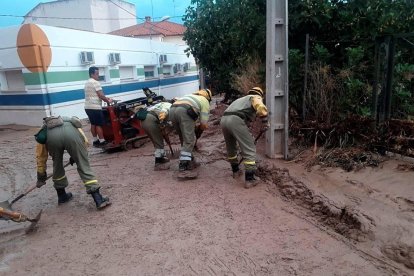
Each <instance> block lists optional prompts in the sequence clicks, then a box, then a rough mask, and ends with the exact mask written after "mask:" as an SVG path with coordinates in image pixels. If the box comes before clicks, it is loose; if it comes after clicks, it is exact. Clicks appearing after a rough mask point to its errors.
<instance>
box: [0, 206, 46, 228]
mask: <svg viewBox="0 0 414 276" xmlns="http://www.w3.org/2000/svg"><path fill="white" fill-rule="evenodd" d="M41 215H42V210H40V212H39V213H38V214H37V216H36V217H35V218H28V217H27V216H25V215H24V214H22V213H19V212H14V211H10V210H6V209H4V208H2V207H0V216H1V217H4V218H6V219H11V220H13V221H14V222H25V221H30V222H31V223H30V225H29V227H28V228H27V229H26V233H30V232H32V231H33V230H34V228H35V227H36V224H37V223H38V222H39V220H40V216H41Z"/></svg>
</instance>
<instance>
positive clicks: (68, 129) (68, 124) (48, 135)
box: [35, 116, 110, 209]
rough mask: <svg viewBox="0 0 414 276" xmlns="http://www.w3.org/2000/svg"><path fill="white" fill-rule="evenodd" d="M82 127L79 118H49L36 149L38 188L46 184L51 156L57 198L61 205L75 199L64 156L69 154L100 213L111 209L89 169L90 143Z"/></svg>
mask: <svg viewBox="0 0 414 276" xmlns="http://www.w3.org/2000/svg"><path fill="white" fill-rule="evenodd" d="M81 127H82V124H81V122H80V120H79V119H78V118H77V117H72V118H69V117H60V116H59V117H47V118H45V119H44V124H43V127H42V129H41V130H40V131H39V132H38V133H37V134H36V135H35V137H36V141H37V142H38V144H37V147H36V160H37V187H38V188H40V187H41V186H43V185H45V184H46V179H47V174H46V161H47V158H48V154H49V155H50V156H51V157H52V160H53V185H54V187H55V189H56V192H57V195H58V204H62V203H66V202H68V201H70V200H71V199H72V193H70V192H66V191H65V188H66V187H67V186H68V179H67V178H66V175H65V169H64V165H63V153H64V151H65V150H66V151H67V152H68V153H69V155H70V162H71V163H72V164H73V163H76V165H77V170H78V173H79V176H80V178H81V179H82V181H83V183H84V185H85V188H86V192H87V193H88V194H90V195H91V196H92V198H93V200H94V201H95V203H96V207H97V208H98V209H102V208H104V207H106V206H108V205H110V202H109V198H107V197H103V196H102V195H101V194H100V192H99V189H100V187H99V185H98V180H97V179H96V177H95V174H94V173H93V172H92V170H91V167H90V165H89V159H88V151H87V149H86V146H87V144H88V140H87V138H86V137H85V134H84V133H83V131H82V129H81Z"/></svg>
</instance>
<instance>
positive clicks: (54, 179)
mask: <svg viewBox="0 0 414 276" xmlns="http://www.w3.org/2000/svg"><path fill="white" fill-rule="evenodd" d="M64 178H66V175H64V176H62V177H60V178H53V181H59V180H62V179H64Z"/></svg>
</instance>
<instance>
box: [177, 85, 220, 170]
mask: <svg viewBox="0 0 414 276" xmlns="http://www.w3.org/2000/svg"><path fill="white" fill-rule="evenodd" d="M211 97H212V94H211V91H210V90H209V89H202V90H199V91H197V92H195V93H193V94H190V95H186V96H184V97H182V98H179V99H178V100H177V101H176V102H174V103H173V105H172V106H171V109H170V120H171V122H172V123H173V125H174V128H175V129H176V131H177V133H178V135H179V136H180V141H181V145H182V147H181V152H180V163H179V166H178V169H179V172H180V173H181V175H184V174H185V172H188V171H191V170H193V169H194V168H195V167H196V166H197V164H196V162H195V160H194V155H193V153H192V152H193V149H194V145H195V141H196V132H197V133H198V136H199V135H201V132H202V131H204V130H205V129H206V128H207V127H208V124H207V122H208V117H209V112H210V101H211ZM196 122H199V126H198V127H197V130H196ZM179 177H180V175H179Z"/></svg>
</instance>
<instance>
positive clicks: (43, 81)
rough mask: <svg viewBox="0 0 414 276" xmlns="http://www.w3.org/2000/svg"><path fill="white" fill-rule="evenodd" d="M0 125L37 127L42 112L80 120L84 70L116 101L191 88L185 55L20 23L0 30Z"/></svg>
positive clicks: (194, 84)
mask: <svg viewBox="0 0 414 276" xmlns="http://www.w3.org/2000/svg"><path fill="white" fill-rule="evenodd" d="M0 36H1V37H2V40H1V41H0V124H1V125H5V124H24V125H33V126H37V125H39V124H40V123H41V121H42V118H44V117H46V116H49V115H63V116H73V115H75V116H78V117H80V118H86V117H87V116H86V114H85V111H84V92H83V87H84V84H85V82H86V80H87V79H88V78H89V76H88V69H89V67H90V66H96V67H98V68H99V69H100V70H99V71H100V74H101V76H100V80H101V84H102V87H103V91H104V93H105V94H106V95H108V96H109V97H112V98H114V99H116V100H120V101H124V100H130V99H134V98H137V97H143V96H144V94H143V92H142V88H143V87H150V88H151V89H152V90H153V91H154V92H156V93H157V94H159V95H163V96H164V97H166V98H167V99H171V98H173V97H179V96H182V95H185V94H188V93H192V92H194V91H196V90H197V89H198V88H199V75H198V71H197V67H196V64H195V61H194V58H193V57H192V56H189V57H187V55H186V53H184V50H185V47H184V46H179V45H176V44H171V43H165V42H163V43H162V42H156V41H151V40H143V39H136V38H127V37H120V36H114V35H108V34H99V33H93V32H85V31H78V30H71V29H66V28H57V27H50V26H42V25H35V24H24V25H21V26H13V27H8V28H3V29H0Z"/></svg>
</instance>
